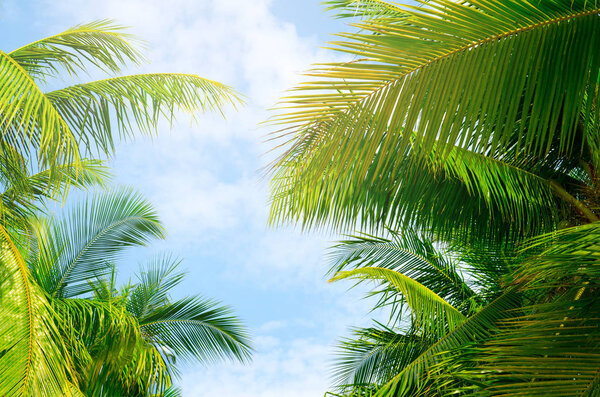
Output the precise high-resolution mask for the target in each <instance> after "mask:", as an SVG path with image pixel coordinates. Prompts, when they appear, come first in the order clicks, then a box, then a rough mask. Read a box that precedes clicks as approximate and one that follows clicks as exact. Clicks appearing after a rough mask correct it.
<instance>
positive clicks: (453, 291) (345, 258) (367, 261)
mask: <svg viewBox="0 0 600 397" xmlns="http://www.w3.org/2000/svg"><path fill="white" fill-rule="evenodd" d="M329 257H330V262H331V263H332V265H331V269H330V273H336V272H339V271H342V270H347V269H356V268H361V267H366V266H377V267H382V268H386V269H391V270H395V271H397V272H400V273H402V274H404V275H406V276H407V277H410V278H412V279H414V280H415V281H417V282H419V283H421V284H423V285H424V286H426V287H427V288H429V289H430V290H432V291H433V292H435V293H436V294H438V295H439V296H440V297H442V298H443V299H444V300H446V301H448V302H449V303H450V304H451V305H453V306H455V307H458V306H460V305H461V304H463V303H464V302H465V301H466V300H469V299H471V298H474V297H475V292H474V291H472V290H471V288H470V287H469V285H468V284H467V283H466V282H465V280H464V277H463V275H462V274H461V272H460V271H459V270H458V269H457V264H456V263H455V262H454V261H453V260H452V259H451V258H449V257H445V256H444V254H443V253H442V252H440V251H439V250H438V249H436V248H435V247H434V244H433V242H432V241H431V240H429V239H427V238H424V237H423V236H419V235H418V234H417V233H416V232H414V231H412V230H410V229H409V230H406V231H404V232H400V233H398V232H392V240H389V239H384V238H380V237H375V236H369V235H362V236H353V237H352V239H350V240H345V241H341V242H340V243H338V244H336V245H335V246H333V247H332V249H331V252H330V255H329Z"/></svg>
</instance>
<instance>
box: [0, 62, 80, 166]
mask: <svg viewBox="0 0 600 397" xmlns="http://www.w3.org/2000/svg"><path fill="white" fill-rule="evenodd" d="M0 113H1V114H2V117H1V118H0V126H2V130H3V132H4V133H3V134H2V144H3V145H7V146H12V147H14V148H16V149H18V150H20V151H21V153H23V155H27V154H30V153H31V152H32V150H33V149H35V150H37V157H38V160H39V162H40V164H41V165H42V166H43V167H44V166H52V165H55V164H56V163H76V162H77V161H78V160H79V153H78V146H77V142H76V140H75V137H74V136H73V134H72V132H71V130H70V129H69V126H68V125H67V122H66V121H65V119H64V118H63V115H61V114H60V113H59V112H58V110H57V109H56V108H55V107H54V106H53V105H52V103H51V102H50V100H49V99H48V97H47V96H46V95H45V94H44V93H43V92H42V91H41V90H40V88H39V87H38V86H37V85H36V83H35V82H34V81H33V79H32V78H31V76H30V75H29V74H28V73H27V71H26V70H25V69H23V68H22V67H21V66H20V65H19V64H18V63H17V62H16V61H15V60H14V59H12V58H11V57H10V56H9V55H7V54H6V53H4V52H2V51H0Z"/></svg>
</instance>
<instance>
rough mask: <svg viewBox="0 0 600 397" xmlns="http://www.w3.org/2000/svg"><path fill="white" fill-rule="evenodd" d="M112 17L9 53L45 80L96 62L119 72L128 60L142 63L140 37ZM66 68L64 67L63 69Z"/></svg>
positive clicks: (111, 70)
mask: <svg viewBox="0 0 600 397" xmlns="http://www.w3.org/2000/svg"><path fill="white" fill-rule="evenodd" d="M123 29H124V28H123V27H122V26H118V25H116V24H115V23H114V22H113V21H111V20H100V21H94V22H91V23H87V24H82V25H77V26H74V27H72V28H70V29H68V30H66V31H64V32H62V33H59V34H56V35H52V36H50V37H46V38H44V39H41V40H37V41H34V42H33V43H30V44H27V45H25V46H23V47H20V48H18V49H16V50H14V51H11V52H10V53H9V54H8V55H9V56H10V57H11V58H12V59H14V60H15V62H17V63H18V64H19V65H21V67H22V68H23V69H25V70H26V71H27V73H29V74H30V75H31V76H32V77H35V78H39V79H41V80H42V81H43V80H44V79H45V78H46V77H48V76H56V75H58V74H59V73H60V72H61V71H62V70H66V71H67V72H68V73H69V74H70V75H71V76H74V75H76V74H77V73H79V72H86V71H87V70H89V66H90V65H93V66H96V67H98V68H100V69H101V70H104V71H105V72H113V73H115V72H119V71H120V70H121V69H122V67H123V66H125V65H126V64H127V62H133V63H134V64H140V63H141V62H142V61H143V58H142V56H141V54H140V52H139V51H138V50H137V49H136V44H138V43H137V42H138V40H137V39H135V37H133V36H131V35H129V34H126V33H124V32H123ZM61 69H62V70H61Z"/></svg>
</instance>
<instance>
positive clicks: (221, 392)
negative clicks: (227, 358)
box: [181, 338, 331, 397]
mask: <svg viewBox="0 0 600 397" xmlns="http://www.w3.org/2000/svg"><path fill="white" fill-rule="evenodd" d="M258 342H259V343H260V344H259V345H258V346H257V349H258V351H257V353H256V354H255V356H254V361H253V363H252V365H251V366H246V367H244V366H241V365H235V366H232V365H225V364H223V365H218V366H214V367H210V368H207V369H202V370H196V371H189V372H185V373H184V374H183V376H182V380H181V385H182V387H183V390H185V393H184V395H185V396H186V397H196V396H223V397H225V396H227V397H282V396H286V397H307V396H321V395H323V394H324V393H325V391H326V390H327V389H328V387H329V380H328V374H329V363H328V361H327V359H324V358H326V357H329V354H330V353H331V348H330V347H329V346H327V345H322V344H319V343H315V342H313V341H310V340H306V339H295V340H293V341H292V342H291V343H286V344H285V345H283V344H282V343H281V342H280V341H278V340H277V339H274V338H268V339H264V340H263V339H258Z"/></svg>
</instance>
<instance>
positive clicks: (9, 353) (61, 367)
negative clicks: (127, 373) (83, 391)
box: [0, 226, 74, 397]
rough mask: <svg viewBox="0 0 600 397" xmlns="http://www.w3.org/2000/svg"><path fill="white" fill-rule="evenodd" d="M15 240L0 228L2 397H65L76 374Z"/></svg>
mask: <svg viewBox="0 0 600 397" xmlns="http://www.w3.org/2000/svg"><path fill="white" fill-rule="evenodd" d="M15 237H16V238H17V239H18V236H15V235H11V234H10V233H9V232H8V231H7V229H5V227H4V226H0V244H1V246H0V261H1V264H2V269H1V272H2V277H1V278H0V280H1V285H0V291H1V295H0V303H1V304H0V352H1V354H0V368H2V370H1V371H0V394H1V395H3V396H10V397H12V396H40V397H42V396H57V395H65V394H66V393H68V390H69V388H70V387H71V386H72V385H71V383H70V381H71V379H73V375H74V374H73V372H72V369H71V368H72V362H71V356H70V352H69V351H68V350H67V348H66V346H65V345H64V344H63V340H62V339H61V338H60V334H59V330H58V329H57V327H56V324H55V322H54V321H55V317H54V312H53V310H52V307H51V306H50V304H49V302H48V300H47V298H46V296H45V294H44V292H43V291H42V290H41V289H40V288H38V287H37V285H36V284H35V282H34V281H33V280H32V278H31V275H30V273H29V270H28V268H27V265H26V263H25V261H24V259H23V256H22V254H21V252H20V251H19V249H18V248H17V246H18V245H19V244H18V243H15V241H18V240H14V239H15Z"/></svg>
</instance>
